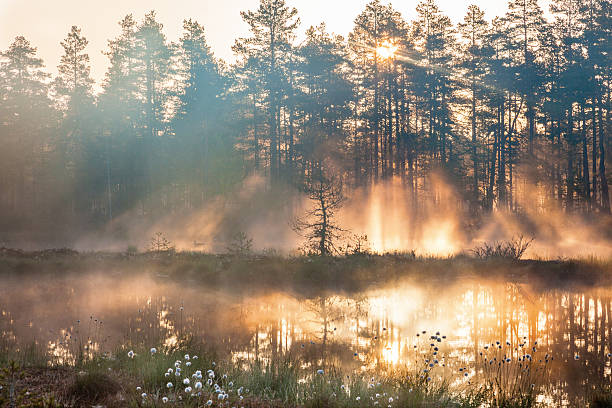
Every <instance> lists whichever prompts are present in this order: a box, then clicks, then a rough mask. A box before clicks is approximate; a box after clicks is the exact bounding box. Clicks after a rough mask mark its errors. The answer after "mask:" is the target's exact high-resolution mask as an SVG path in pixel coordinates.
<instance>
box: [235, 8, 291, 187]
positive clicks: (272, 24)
mask: <svg viewBox="0 0 612 408" xmlns="http://www.w3.org/2000/svg"><path fill="white" fill-rule="evenodd" d="M240 15H241V16H242V19H243V20H244V21H245V22H246V23H247V24H248V25H249V27H250V31H251V37H246V38H239V39H237V40H236V43H235V44H234V46H233V50H234V52H235V53H236V54H238V55H239V56H241V57H242V63H243V65H244V64H246V63H247V62H250V63H251V64H250V66H251V68H252V69H253V70H254V72H253V74H254V75H255V76H256V78H257V79H258V80H259V81H260V82H261V86H262V91H263V94H264V95H265V104H266V110H267V112H266V115H267V118H266V119H267V123H268V131H267V133H268V134H269V137H270V142H269V144H270V151H269V160H270V175H271V179H272V181H273V182H276V181H278V180H279V179H280V175H281V115H282V113H281V110H282V100H283V96H284V92H283V90H284V89H286V87H287V82H288V80H287V73H286V66H287V62H288V57H289V54H290V53H291V51H292V47H291V41H292V40H293V38H294V36H295V31H296V29H297V27H298V26H299V24H300V19H299V18H298V17H297V10H296V9H295V8H290V7H288V6H287V5H286V4H285V1H284V0H260V3H259V8H258V9H257V10H256V11H246V12H241V13H240Z"/></svg>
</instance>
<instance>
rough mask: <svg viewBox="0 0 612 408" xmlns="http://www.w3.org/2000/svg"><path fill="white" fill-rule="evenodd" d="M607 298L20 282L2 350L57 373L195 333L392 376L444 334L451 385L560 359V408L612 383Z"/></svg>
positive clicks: (269, 353) (1, 302)
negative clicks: (80, 361)
mask: <svg viewBox="0 0 612 408" xmlns="http://www.w3.org/2000/svg"><path fill="white" fill-rule="evenodd" d="M16 285H20V286H16ZM17 287H20V288H25V289H23V290H21V291H20V292H19V296H15V295H14V294H15V293H18V292H17V291H16V288H17ZM611 295H612V291H611V290H610V289H603V288H592V289H589V290H578V291H573V290H569V289H549V290H546V291H539V290H537V289H535V288H532V287H530V286H529V285H527V284H524V283H517V282H503V281H491V282H477V281H467V280H466V281H459V282H455V283H453V284H450V283H449V282H435V281H432V282H427V283H415V282H405V283H402V284H397V285H394V286H393V287H390V288H386V289H377V290H372V291H369V292H367V293H356V294H321V295H320V296H316V297H309V298H304V297H300V296H298V295H291V294H287V293H273V292H271V293H267V294H264V295H262V294H261V293H250V294H249V293H233V292H232V291H229V290H221V289H218V288H214V287H210V286H206V285H196V284H185V283H171V282H165V281H159V280H157V281H156V280H153V279H151V278H149V277H146V276H144V275H143V276H140V277H137V278H136V277H131V278H125V277H124V278H119V277H112V278H111V277H104V276H103V275H95V276H90V277H82V278H78V279H75V278H70V279H68V278H66V279H62V278H59V279H58V278H55V279H54V280H52V281H51V280H49V281H46V280H40V279H38V280H31V281H27V282H24V280H21V281H19V283H17V282H15V283H14V285H13V284H11V283H10V282H9V284H8V285H3V286H2V288H0V311H1V313H0V349H1V350H2V351H10V352H15V351H23V350H25V349H28V348H29V347H36V348H38V349H39V350H42V351H43V352H44V353H46V355H47V356H48V359H49V362H50V364H66V363H68V364H70V363H73V362H74V361H75V359H77V358H91V357H92V356H94V355H96V354H99V353H112V352H115V351H116V350H117V349H118V347H120V346H123V347H130V348H131V347H137V346H139V345H140V346H143V347H154V346H155V347H159V346H166V347H174V346H176V345H177V344H178V342H179V339H180V338H182V337H184V336H185V335H186V334H189V335H192V336H193V338H194V339H195V340H199V341H202V342H204V343H205V344H206V345H208V346H209V347H211V348H212V349H214V350H215V351H216V352H217V353H218V354H220V356H221V357H226V358H230V359H233V360H234V361H235V362H243V361H254V360H260V361H264V362H265V361H269V360H270V359H273V358H276V357H279V356H283V355H291V356H293V357H296V358H299V359H300V361H301V364H302V367H304V368H306V367H315V366H316V367H320V366H327V367H329V366H337V367H341V368H343V369H345V370H347V371H353V372H377V373H384V372H385V371H386V370H390V369H394V368H400V367H413V366H415V365H416V364H420V363H421V362H420V361H421V360H420V359H422V358H423V354H422V350H423V349H428V348H430V346H429V343H430V342H431V341H434V340H431V339H430V335H432V334H434V333H436V332H439V333H440V334H439V337H442V336H445V339H444V342H442V343H440V344H439V349H440V350H439V358H440V362H441V363H443V364H444V365H443V367H442V368H441V370H440V375H441V376H443V377H444V378H446V379H447V380H449V381H450V383H451V384H453V385H454V386H465V385H466V384H468V383H469V382H471V381H474V382H477V381H478V380H479V378H480V377H481V376H482V374H483V373H482V372H479V370H482V368H479V367H482V360H483V359H485V358H492V357H490V356H492V355H493V354H491V353H497V354H495V355H496V356H497V357H499V358H501V355H502V354H501V353H502V351H503V357H504V359H505V358H506V357H507V358H511V359H512V360H516V359H519V358H522V357H524V356H525V354H526V353H533V355H534V358H542V357H541V356H542V355H544V354H547V355H550V356H553V357H554V360H553V361H552V362H551V364H550V366H549V367H548V369H547V370H549V371H548V372H547V376H548V377H547V379H546V384H545V387H544V388H543V389H542V391H541V393H540V396H539V397H538V399H539V400H540V401H542V402H543V403H545V404H547V405H550V406H557V405H563V404H568V403H569V401H573V400H574V398H576V397H579V396H581V395H585V392H586V390H587V389H593V388H596V387H598V386H600V385H602V384H607V385H609V384H610V382H611V371H610V358H609V357H608V353H610V350H611V347H610V345H611V339H612V325H611V324H610V318H611V316H610V306H611V299H612V297H611ZM424 332H426V333H424ZM417 333H418V334H419V335H418V336H417ZM436 336H438V335H436ZM497 342H499V346H498V343H497ZM536 342H537V352H536V351H533V352H531V351H530V350H531V347H533V346H534V345H535V344H536ZM523 343H524V344H525V346H524V347H521V346H520V345H521V344H523ZM432 344H433V343H432ZM436 346H438V344H437V343H436ZM501 346H503V350H502V349H501V348H500V349H499V350H497V348H498V347H501ZM485 347H487V350H486V352H485V354H484V355H481V353H482V352H483V351H484V350H485ZM536 355H537V356H539V357H536ZM486 356H489V357H486ZM479 364H480V365H479ZM485 366H486V364H485ZM459 369H461V371H459ZM464 369H465V370H464ZM466 374H467V376H466Z"/></svg>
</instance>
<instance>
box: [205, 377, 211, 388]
mask: <svg viewBox="0 0 612 408" xmlns="http://www.w3.org/2000/svg"><path fill="white" fill-rule="evenodd" d="M206 384H208V386H209V387H210V386H211V385H212V379H210V378H209V379H208V381H206Z"/></svg>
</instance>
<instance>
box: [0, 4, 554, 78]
mask: <svg viewBox="0 0 612 408" xmlns="http://www.w3.org/2000/svg"><path fill="white" fill-rule="evenodd" d="M368 2H369V0H343V1H340V0H287V3H288V4H289V5H291V6H294V7H296V8H297V9H298V12H299V16H300V18H301V21H302V25H301V27H300V32H303V31H305V29H306V28H307V27H309V26H311V25H316V24H319V23H320V22H322V21H325V22H326V23H327V27H328V29H329V31H332V32H334V33H337V34H342V35H346V34H348V32H349V31H350V30H351V29H352V27H353V20H354V19H355V17H356V16H357V15H358V14H359V13H360V12H361V11H362V10H363V9H364V7H365V5H366V4H367V3H368ZM417 2H418V0H396V1H392V4H393V5H394V7H395V8H396V9H397V10H399V11H400V12H401V13H402V15H403V16H404V18H405V19H406V20H412V19H413V18H414V16H415V7H416V5H417ZM541 2H542V0H541ZM470 3H474V4H477V5H478V6H480V7H481V8H482V9H483V10H485V11H486V13H487V18H488V19H491V18H492V17H494V16H496V15H502V14H503V13H505V11H506V4H507V1H506V0H473V1H471V2H469V3H468V2H466V1H462V0H438V5H439V6H440V8H441V9H442V10H443V11H444V12H445V13H446V14H447V15H448V16H449V17H451V19H452V20H453V22H455V23H456V22H457V21H460V20H461V19H462V18H463V15H464V14H465V11H466V9H467V5H468V4H470ZM258 4H259V0H218V1H213V0H102V1H99V0H96V1H94V0H0V49H2V50H6V48H7V47H8V45H9V44H10V42H11V41H12V40H13V39H14V38H15V37H16V36H17V35H24V36H25V37H26V38H27V39H29V40H30V42H31V43H32V44H33V45H34V46H36V47H38V52H39V55H40V56H41V57H42V58H43V59H44V61H45V65H46V66H47V69H48V70H49V71H50V72H53V73H55V72H56V66H57V64H58V62H59V58H60V56H61V53H62V48H61V46H60V41H61V40H62V39H63V38H64V37H65V36H66V34H67V33H68V31H69V30H70V27H71V26H72V25H77V26H79V27H81V28H82V32H83V34H84V35H85V37H87V39H88V40H89V46H88V52H89V55H90V57H91V62H92V75H93V77H94V79H96V81H99V80H101V79H102V78H103V76H104V72H105V71H106V66H107V61H108V60H107V57H106V56H105V55H103V54H102V51H103V50H105V49H106V48H107V40H108V39H111V38H114V37H115V36H117V35H118V34H119V26H118V24H117V22H118V21H119V20H120V19H121V18H122V17H124V16H125V15H126V14H128V13H133V14H134V16H135V17H136V18H137V19H138V20H141V19H142V17H143V16H144V14H145V13H146V12H147V11H149V10H156V11H157V14H158V20H159V21H160V22H162V23H163V24H164V32H165V34H166V36H167V37H168V39H169V40H177V39H178V38H179V37H180V33H181V30H182V21H183V19H184V18H193V19H196V20H198V21H199V22H200V23H202V24H203V25H204V27H205V29H206V36H207V40H208V43H209V45H210V46H211V47H212V49H213V51H214V53H215V55H216V56H217V57H221V58H223V59H225V60H227V61H233V53H232V50H231V46H232V45H233V43H234V39H235V38H237V37H238V36H240V35H245V34H246V33H247V32H248V31H247V30H248V28H247V26H246V24H245V23H243V22H242V19H241V18H240V11H242V10H252V9H256V8H257V5H258ZM541 5H542V3H541ZM543 8H545V7H543Z"/></svg>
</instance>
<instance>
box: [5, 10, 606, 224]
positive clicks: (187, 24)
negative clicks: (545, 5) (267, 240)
mask: <svg viewBox="0 0 612 408" xmlns="http://www.w3.org/2000/svg"><path fill="white" fill-rule="evenodd" d="M508 6H509V7H508V12H507V14H506V15H504V16H503V17H496V18H494V19H493V21H487V20H486V19H485V18H484V12H483V11H482V10H480V9H479V8H478V7H477V6H474V5H471V6H469V7H468V8H467V12H466V15H465V18H464V19H463V21H462V22H461V23H459V24H458V25H456V26H454V25H453V24H452V23H451V20H450V19H449V18H448V17H447V16H445V15H444V14H443V13H442V12H441V11H440V10H439V8H438V7H437V6H436V4H435V2H434V1H433V0H424V1H422V2H421V3H420V4H419V5H418V6H417V18H416V20H415V21H412V22H407V21H405V20H404V19H403V18H402V16H401V15H400V13H399V12H398V11H396V10H395V9H394V8H393V7H392V6H391V5H390V4H389V5H387V4H383V3H381V2H380V1H378V0H374V1H372V2H371V3H369V4H368V5H367V6H366V7H365V10H363V12H362V13H361V14H359V15H358V16H357V17H356V19H355V23H354V28H353V30H352V32H351V33H350V34H349V36H348V38H346V39H345V38H342V37H340V36H337V35H333V34H330V33H329V32H328V31H327V30H326V27H325V25H324V24H321V25H319V26H316V27H310V28H309V29H308V30H307V31H306V33H305V36H302V35H301V34H300V32H299V31H298V28H299V24H300V21H299V17H298V12H297V10H296V9H294V8H292V7H290V6H288V5H287V4H286V3H285V1H284V0H261V1H260V4H259V8H258V9H256V10H252V11H246V12H242V13H241V15H242V18H243V20H244V21H245V22H246V23H247V24H248V25H249V26H250V35H249V36H247V37H245V38H239V39H237V40H236V41H235V45H234V47H233V50H234V52H235V53H236V55H237V61H236V62H235V64H233V65H227V64H226V63H224V62H223V61H221V60H218V59H216V58H215V57H214V56H213V54H212V52H211V50H210V48H209V46H208V45H207V43H206V38H205V32H204V28H203V27H202V26H201V25H200V24H199V23H198V22H196V21H193V20H191V19H189V20H185V21H184V25H183V28H184V30H183V35H182V37H181V38H180V39H179V40H178V42H176V43H173V42H169V41H168V40H167V38H166V37H165V35H164V34H163V29H162V28H163V27H162V24H161V23H160V22H158V20H157V16H156V14H155V12H150V13H148V14H146V15H145V16H144V18H143V19H142V20H141V21H137V20H136V19H135V18H134V17H133V16H132V15H128V16H126V17H125V18H123V19H122V20H121V21H120V22H119V24H120V27H121V34H120V35H119V36H118V37H117V38H114V39H112V40H109V41H108V47H107V49H106V51H105V54H106V55H107V56H108V61H109V65H108V70H107V72H106V76H105V78H104V81H103V83H102V84H99V89H100V90H99V92H95V91H94V88H96V87H95V84H94V81H93V80H92V78H91V76H90V65H89V56H88V51H87V44H88V42H87V40H86V38H85V36H84V34H83V33H82V32H81V29H80V28H78V27H76V26H74V27H72V28H71V30H70V32H69V33H68V35H67V36H66V38H65V39H64V40H63V41H62V42H61V45H62V47H63V48H64V55H63V56H62V57H61V60H60V61H59V65H58V74H57V77H55V78H52V77H51V76H50V75H49V74H48V73H46V72H45V71H44V70H43V68H44V66H43V61H42V60H41V59H40V58H39V57H37V55H36V48H35V47H34V46H33V45H32V44H30V42H29V41H28V40H27V39H26V38H24V37H21V36H20V37H17V38H15V40H14V41H13V43H12V44H10V45H9V47H8V48H7V49H6V50H5V51H3V52H2V53H1V54H0V55H1V57H0V140H1V141H2V143H1V146H2V149H1V151H0V214H1V215H0V229H2V230H4V231H9V230H14V231H20V230H31V229H41V230H42V229H46V228H51V227H54V226H57V225H63V226H74V225H80V226H82V227H83V228H95V227H96V226H100V225H104V224H105V223H107V222H109V221H111V220H112V219H113V218H115V217H117V216H119V215H121V214H125V213H126V212H127V211H132V212H133V214H134V216H137V217H138V216H141V217H157V216H160V215H165V214H170V213H180V212H181V211H185V210H192V209H197V208H200V207H202V206H203V205H204V204H206V203H207V202H208V201H209V200H211V199H213V198H214V197H217V196H219V195H222V194H225V193H227V192H229V191H231V190H232V189H234V188H235V187H236V186H237V185H239V183H240V182H241V181H242V180H243V179H244V178H245V177H247V176H249V175H250V174H253V173H259V174H264V175H265V176H266V180H267V188H270V189H274V188H286V187H297V188H300V189H303V190H304V191H306V192H307V193H311V194H313V192H316V191H317V188H318V190H319V191H323V190H322V189H324V188H327V187H324V186H323V185H322V184H321V183H322V181H323V180H329V179H334V180H336V182H338V180H339V182H340V183H341V184H342V186H344V191H346V192H349V193H350V191H351V190H354V189H356V188H367V187H368V186H371V185H374V184H376V183H380V182H385V181H391V180H394V182H396V183H401V185H402V186H403V187H404V188H405V191H406V192H407V194H408V196H409V197H412V200H411V203H412V205H413V206H414V210H415V211H417V212H418V207H419V202H420V201H421V200H423V199H424V198H423V197H427V196H428V195H429V194H430V193H431V191H430V189H431V187H430V182H429V176H430V175H431V174H432V173H434V172H435V173H436V174H441V175H443V177H444V178H445V179H447V180H449V182H451V183H452V184H453V185H454V186H455V187H456V189H457V190H458V191H459V193H460V196H461V202H460V203H458V205H461V206H463V207H464V208H467V209H469V211H470V212H471V213H472V214H474V215H478V214H482V213H486V212H489V211H492V210H509V211H521V206H522V203H523V202H524V201H522V200H521V196H522V197H523V198H524V197H525V196H527V195H528V194H532V193H535V194H536V195H535V196H534V197H537V200H536V201H537V203H534V204H536V205H542V206H546V205H549V204H550V203H552V204H556V205H558V206H561V207H562V208H563V209H565V210H566V211H567V212H584V213H609V212H610V193H609V188H608V179H609V178H610V174H609V167H610V166H608V167H606V165H607V164H608V161H609V154H608V155H606V153H609V151H610V147H611V146H610V145H611V142H610V129H611V117H610V108H611V92H610V91H611V76H612V71H611V64H610V59H611V58H612V55H611V51H612V43H611V39H612V2H611V1H610V0H553V1H552V4H551V10H550V11H551V15H552V18H550V19H549V20H548V21H547V20H546V19H545V17H544V14H543V11H542V10H541V9H540V7H539V6H538V4H537V1H536V0H511V1H510V3H509V5H508ZM96 89H97V88H96ZM317 186H318V187H317Z"/></svg>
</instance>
